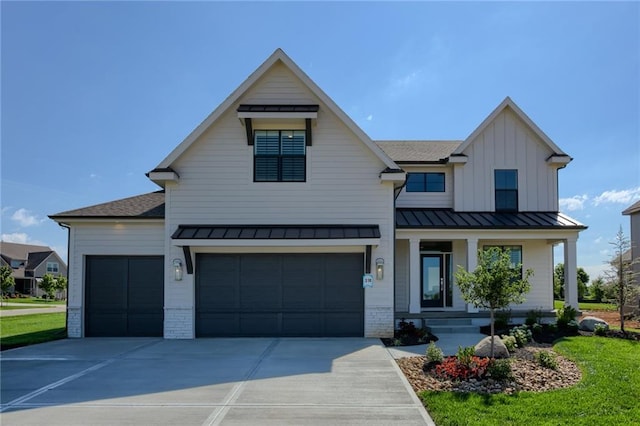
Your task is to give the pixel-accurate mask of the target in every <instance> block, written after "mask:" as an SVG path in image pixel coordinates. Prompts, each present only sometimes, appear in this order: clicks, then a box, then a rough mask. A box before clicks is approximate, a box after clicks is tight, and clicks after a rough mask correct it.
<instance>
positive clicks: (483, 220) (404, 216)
mask: <svg viewBox="0 0 640 426" xmlns="http://www.w3.org/2000/svg"><path fill="white" fill-rule="evenodd" d="M396 226H397V227H398V228H432V229H442V228H448V229H586V228H587V227H586V226H585V225H583V224H582V223H580V222H578V221H576V220H574V219H571V218H570V217H568V216H565V215H564V214H562V213H555V212H513V213H512V212H454V211H453V210H450V209H419V208H415V209H413V208H401V209H397V210H396Z"/></svg>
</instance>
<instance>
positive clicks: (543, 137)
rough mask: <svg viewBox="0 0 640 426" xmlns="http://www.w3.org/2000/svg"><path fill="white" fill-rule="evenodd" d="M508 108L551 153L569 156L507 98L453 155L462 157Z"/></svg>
mask: <svg viewBox="0 0 640 426" xmlns="http://www.w3.org/2000/svg"><path fill="white" fill-rule="evenodd" d="M506 108H509V109H510V110H511V111H513V113H514V114H515V115H516V116H517V117H518V118H519V119H520V120H522V121H523V122H524V123H525V124H526V125H527V126H528V127H529V129H531V131H532V132H533V133H534V134H535V135H536V136H538V137H539V138H540V139H541V140H542V142H543V143H544V144H545V145H547V147H548V148H549V150H550V151H552V152H553V155H557V156H568V155H567V154H566V153H565V152H564V151H562V150H561V149H560V148H559V147H558V146H557V145H556V144H555V143H554V142H553V141H552V140H551V139H550V138H549V136H547V135H546V134H545V133H544V132H543V131H542V130H541V129H540V128H539V127H538V126H537V125H536V124H535V123H534V122H533V121H532V120H531V119H530V118H529V116H527V114H525V113H524V111H522V110H521V109H520V107H518V105H516V103H515V102H513V100H512V99H511V98H510V97H509V96H507V97H506V98H504V100H503V101H502V102H501V103H500V105H498V106H497V107H496V109H494V110H493V112H492V113H491V114H489V116H488V117H487V118H485V119H484V121H483V122H482V123H480V125H479V126H478V127H477V128H476V129H475V130H474V131H473V133H471V134H470V135H469V136H468V137H467V138H466V139H465V140H464V142H463V143H462V144H460V146H459V147H458V148H457V149H456V150H455V151H454V152H453V153H452V154H453V155H460V154H463V151H464V150H465V149H467V147H468V146H469V145H471V143H472V142H473V140H474V139H475V138H476V137H477V136H478V135H480V134H481V133H482V132H483V131H484V130H485V129H486V128H487V126H489V125H490V124H491V123H492V122H493V120H495V119H496V117H497V116H498V115H499V114H500V113H501V112H502V111H503V110H505V109H506Z"/></svg>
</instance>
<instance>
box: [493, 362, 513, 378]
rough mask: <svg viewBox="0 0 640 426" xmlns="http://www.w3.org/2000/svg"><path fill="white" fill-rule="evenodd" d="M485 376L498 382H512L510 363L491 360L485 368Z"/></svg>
mask: <svg viewBox="0 0 640 426" xmlns="http://www.w3.org/2000/svg"><path fill="white" fill-rule="evenodd" d="M487 375H488V376H489V377H491V378H492V379H494V380H497V381H499V382H506V381H507V380H513V371H512V370H511V362H510V361H509V360H508V359H496V360H493V361H492V362H491V363H490V364H489V367H488V368H487Z"/></svg>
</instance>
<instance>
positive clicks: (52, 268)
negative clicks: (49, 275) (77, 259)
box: [47, 262, 58, 272]
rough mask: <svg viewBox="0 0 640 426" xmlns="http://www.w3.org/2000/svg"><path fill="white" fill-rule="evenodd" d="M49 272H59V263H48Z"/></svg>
mask: <svg viewBox="0 0 640 426" xmlns="http://www.w3.org/2000/svg"><path fill="white" fill-rule="evenodd" d="M47 272H58V262H47Z"/></svg>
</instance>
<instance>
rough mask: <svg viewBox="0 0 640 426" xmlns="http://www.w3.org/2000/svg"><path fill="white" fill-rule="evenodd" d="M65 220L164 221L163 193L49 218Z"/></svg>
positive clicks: (154, 193) (117, 201)
mask: <svg viewBox="0 0 640 426" xmlns="http://www.w3.org/2000/svg"><path fill="white" fill-rule="evenodd" d="M49 217H50V218H51V219H53V220H55V221H57V222H60V221H62V220H65V219H106V218H109V219H118V218H120V219H164V191H163V190H161V191H155V192H150V193H148V194H142V195H136V196H133V197H128V198H123V199H120V200H115V201H110V202H107V203H102V204H96V205H93V206H89V207H84V208H80V209H75V210H68V211H66V212H61V213H56V214H54V215H51V216H49Z"/></svg>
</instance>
